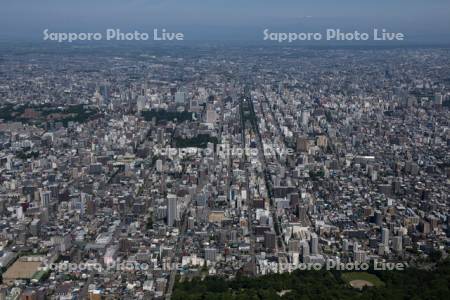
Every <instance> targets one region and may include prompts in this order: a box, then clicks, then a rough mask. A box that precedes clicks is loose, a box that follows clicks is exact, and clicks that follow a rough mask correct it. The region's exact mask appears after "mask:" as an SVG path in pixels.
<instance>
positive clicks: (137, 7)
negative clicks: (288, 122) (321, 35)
mask: <svg viewBox="0 0 450 300" xmlns="http://www.w3.org/2000/svg"><path fill="white" fill-rule="evenodd" d="M155 27H158V28H162V27H165V28H167V29H170V30H173V31H182V32H185V33H186V38H187V39H188V38H189V37H191V38H193V39H247V38H250V39H252V38H254V39H258V38H260V37H261V29H263V28H270V29H273V30H280V31H281V30H283V31H296V32H299V31H306V30H320V29H323V28H344V29H348V30H367V29H369V28H373V27H380V28H387V29H390V30H393V31H394V30H396V31H403V32H406V33H407V34H409V36H410V37H412V38H414V39H418V40H428V41H435V42H439V41H444V40H446V41H450V1H449V0H377V1H375V0H339V1H338V0H308V1H305V0H0V36H17V37H24V38H41V37H42V30H43V29H45V28H48V29H50V30H51V31H54V32H63V31H78V32H81V31H90V32H95V31H101V30H104V29H106V28H121V29H123V30H143V31H151V30H152V29H153V28H155Z"/></svg>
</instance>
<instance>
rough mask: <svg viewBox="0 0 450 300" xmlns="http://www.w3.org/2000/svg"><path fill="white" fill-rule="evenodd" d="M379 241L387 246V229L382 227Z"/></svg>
mask: <svg viewBox="0 0 450 300" xmlns="http://www.w3.org/2000/svg"><path fill="white" fill-rule="evenodd" d="M381 242H382V243H383V245H384V246H386V247H387V246H389V229H387V228H383V229H382V230H381Z"/></svg>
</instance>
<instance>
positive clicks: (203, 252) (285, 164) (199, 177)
mask: <svg viewBox="0 0 450 300" xmlns="http://www.w3.org/2000/svg"><path fill="white" fill-rule="evenodd" d="M200 51H201V50H199V49H196V48H179V49H178V48H176V47H175V48H173V47H172V48H169V49H164V48H161V49H153V50H152V49H147V50H142V51H140V50H139V51H138V50H135V51H132V52H125V51H124V52H123V53H122V54H120V52H119V53H116V52H114V53H109V52H104V51H103V50H101V49H99V50H93V51H91V52H86V53H83V51H81V54H77V53H73V52H70V51H68V50H67V52H66V51H65V50H63V51H61V52H60V53H59V54H55V53H45V52H44V51H39V50H37V51H36V52H35V53H23V54H20V55H17V54H4V55H2V57H1V63H0V82H1V84H0V97H1V99H2V103H1V105H2V108H1V119H2V122H1V124H0V130H1V136H0V141H1V181H2V185H1V198H0V201H1V202H0V203H1V217H2V220H1V224H2V226H1V227H2V230H1V233H2V234H1V245H2V256H1V257H0V264H1V266H2V270H4V271H3V273H2V279H3V290H2V291H3V293H6V292H7V291H9V292H10V291H11V289H12V291H16V293H19V294H20V293H25V294H26V295H29V296H28V297H33V295H34V297H37V298H23V297H22V298H21V299H44V298H39V297H42V295H44V294H45V295H46V294H52V295H53V297H56V298H52V299H75V298H73V297H74V295H75V294H76V295H78V297H80V299H83V297H90V299H101V297H104V298H105V299H151V298H153V297H154V298H162V297H170V296H171V293H173V289H174V285H175V282H176V281H181V282H183V281H188V280H190V279H192V278H194V277H205V276H210V275H217V276H224V277H226V278H236V276H240V275H242V274H245V275H248V276H260V275H265V274H271V273H281V272H292V271H293V270H295V269H304V270H312V269H314V268H318V269H320V266H322V265H324V266H327V267H328V268H334V269H337V270H339V269H342V270H348V269H349V268H350V270H351V269H352V268H354V269H359V268H362V270H365V269H366V268H368V267H373V264H372V263H373V262H376V265H375V267H377V268H379V269H383V268H384V269H386V268H390V267H391V265H392V267H395V268H398V267H400V268H403V267H407V266H411V265H420V264H421V262H422V261H423V259H424V258H427V257H436V256H442V255H444V256H446V252H447V251H448V242H449V236H450V226H449V225H450V224H449V222H450V218H449V209H448V201H449V195H448V194H449V178H450V165H449V162H450V151H449V146H450V130H449V121H450V111H449V107H450V97H449V95H450V93H449V92H450V89H449V88H450V79H449V77H448V76H449V73H448V71H449V69H450V56H449V53H450V52H449V51H450V50H449V49H402V48H399V49H397V48H395V49H376V50H373V49H346V48H344V49H339V48H337V49H305V48H295V47H294V48H289V47H286V48H283V49H280V48H270V47H267V48H237V47H236V48H233V47H228V48H215V47H212V48H203V51H204V52H203V53H199V52H200ZM392 263H395V264H392ZM398 263H400V264H398ZM389 264H391V265H389ZM425 265H426V264H425ZM36 295H37V296H36ZM39 295H41V296H39ZM10 299H12V298H10ZM76 299H78V298H76Z"/></svg>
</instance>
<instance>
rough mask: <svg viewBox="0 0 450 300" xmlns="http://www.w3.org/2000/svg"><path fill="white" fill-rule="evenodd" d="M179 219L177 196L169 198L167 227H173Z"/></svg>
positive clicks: (169, 196)
mask: <svg viewBox="0 0 450 300" xmlns="http://www.w3.org/2000/svg"><path fill="white" fill-rule="evenodd" d="M176 218H177V196H175V195H168V196H167V226H173V224H174V223H175V220H176Z"/></svg>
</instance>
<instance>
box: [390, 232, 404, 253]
mask: <svg viewBox="0 0 450 300" xmlns="http://www.w3.org/2000/svg"><path fill="white" fill-rule="evenodd" d="M392 249H394V251H395V252H402V250H403V247H402V237H401V236H394V237H393V238H392Z"/></svg>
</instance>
